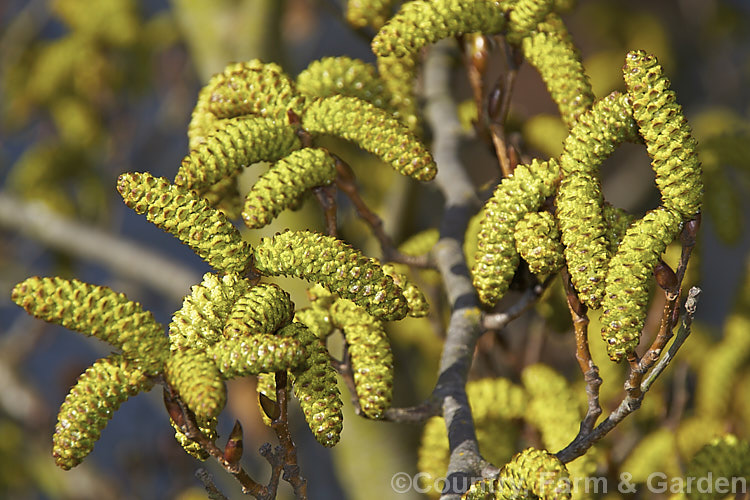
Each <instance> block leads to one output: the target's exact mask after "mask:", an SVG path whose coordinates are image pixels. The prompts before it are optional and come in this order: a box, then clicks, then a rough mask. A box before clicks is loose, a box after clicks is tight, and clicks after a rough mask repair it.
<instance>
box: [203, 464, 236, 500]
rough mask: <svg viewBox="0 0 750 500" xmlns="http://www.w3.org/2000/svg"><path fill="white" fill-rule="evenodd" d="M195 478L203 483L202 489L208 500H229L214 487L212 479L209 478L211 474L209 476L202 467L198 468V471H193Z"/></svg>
mask: <svg viewBox="0 0 750 500" xmlns="http://www.w3.org/2000/svg"><path fill="white" fill-rule="evenodd" d="M195 477H197V478H198V479H199V480H200V482H201V483H203V487H204V488H205V489H206V493H208V498H209V500H229V499H228V498H227V497H226V496H224V494H223V493H222V492H221V491H220V490H219V488H217V487H216V484H215V483H214V478H213V477H211V474H209V473H208V471H207V470H206V469H204V468H203V467H200V468H198V470H196V471H195Z"/></svg>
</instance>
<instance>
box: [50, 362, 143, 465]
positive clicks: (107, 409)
mask: <svg viewBox="0 0 750 500" xmlns="http://www.w3.org/2000/svg"><path fill="white" fill-rule="evenodd" d="M152 386H153V381H152V380H151V379H150V378H149V377H148V376H147V375H146V373H145V372H144V371H143V370H142V369H140V367H138V365H137V364H136V363H134V362H132V361H128V360H127V359H125V358H124V357H123V356H122V355H119V354H112V355H110V356H108V357H106V358H102V359H100V360H98V361H97V362H96V363H94V364H93V365H92V366H91V367H89V369H88V370H86V371H85V372H84V373H83V374H82V375H81V376H80V377H79V378H78V381H77V382H76V384H75V385H74V386H73V388H72V389H71V390H70V392H69V393H68V395H67V397H66V398H65V401H64V402H63V404H62V406H60V413H59V415H58V417H57V425H56V426H55V434H54V436H53V438H52V439H53V446H52V455H53V456H54V457H55V463H56V464H57V465H58V466H59V467H61V468H63V469H66V470H67V469H70V468H72V467H75V466H76V465H78V464H79V463H81V461H82V460H83V459H84V458H85V457H86V456H87V455H88V454H89V453H91V450H93V449H94V444H95V443H96V442H97V441H98V440H99V436H100V435H101V431H102V429H104V427H105V426H106V425H107V423H108V422H109V420H110V419H111V418H112V415H113V414H114V412H115V411H117V409H118V408H119V407H120V405H121V404H122V403H123V402H125V401H126V400H127V399H128V398H130V397H132V396H135V395H136V394H138V393H139V392H141V391H148V390H149V389H151V387H152Z"/></svg>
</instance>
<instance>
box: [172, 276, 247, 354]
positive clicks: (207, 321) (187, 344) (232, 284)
mask: <svg viewBox="0 0 750 500" xmlns="http://www.w3.org/2000/svg"><path fill="white" fill-rule="evenodd" d="M250 287H251V285H250V282H249V281H248V280H247V279H245V278H243V277H242V276H240V275H239V274H226V275H223V276H218V275H216V274H213V273H206V274H205V275H203V281H201V283H200V284H199V285H193V286H192V288H191V294H190V295H188V296H187V297H185V299H184V300H183V302H182V307H181V308H180V309H179V310H178V311H177V312H175V313H174V316H173V317H172V322H171V323H170V324H169V343H170V348H171V349H172V350H173V351H174V350H177V349H188V348H191V347H195V348H197V349H204V350H205V349H206V348H207V347H208V346H210V345H212V344H215V343H216V342H218V341H219V340H221V339H222V338H223V335H222V332H223V330H224V327H225V325H226V322H227V320H228V319H229V315H230V314H231V312H232V309H233V307H234V304H235V302H236V301H237V300H238V299H239V298H240V297H242V296H243V295H244V293H245V292H246V291H247V290H248V289H249V288H250Z"/></svg>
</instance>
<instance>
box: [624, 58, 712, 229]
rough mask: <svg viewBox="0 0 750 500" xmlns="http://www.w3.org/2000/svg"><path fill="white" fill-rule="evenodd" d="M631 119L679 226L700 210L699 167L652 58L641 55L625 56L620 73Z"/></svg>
mask: <svg viewBox="0 0 750 500" xmlns="http://www.w3.org/2000/svg"><path fill="white" fill-rule="evenodd" d="M623 76H624V78H625V84H626V86H627V88H628V94H629V96H630V98H631V100H632V103H633V117H634V118H635V120H636V122H638V129H639V132H640V134H641V136H642V137H643V140H644V142H645V143H646V150H647V151H648V155H649V156H650V157H651V165H652V167H653V170H654V173H655V174H656V185H657V187H658V188H659V192H660V193H661V197H662V200H661V202H662V205H663V206H665V207H667V208H668V209H670V210H672V211H674V212H676V213H678V214H679V215H680V217H681V218H682V220H683V221H686V220H689V219H692V218H693V217H694V216H695V214H696V213H697V212H698V210H700V206H701V199H702V196H703V184H702V179H701V176H702V174H701V167H700V163H699V161H698V155H697V153H696V142H695V139H693V136H692V134H691V131H690V126H689V125H688V123H687V120H686V119H685V116H684V115H683V114H682V107H681V106H680V105H679V104H677V102H676V94H675V93H674V91H672V90H670V88H669V87H670V83H669V80H668V79H667V78H666V77H665V76H663V75H662V68H661V66H660V65H659V62H658V61H657V60H656V57H654V56H652V55H648V54H646V53H645V52H644V51H633V52H629V53H628V55H627V58H626V60H625V66H624V67H623Z"/></svg>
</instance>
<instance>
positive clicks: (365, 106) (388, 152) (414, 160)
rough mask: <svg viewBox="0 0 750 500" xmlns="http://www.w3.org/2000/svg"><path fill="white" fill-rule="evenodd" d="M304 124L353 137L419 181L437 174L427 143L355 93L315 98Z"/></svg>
mask: <svg viewBox="0 0 750 500" xmlns="http://www.w3.org/2000/svg"><path fill="white" fill-rule="evenodd" d="M302 127H303V128H304V129H305V130H307V131H308V132H311V133H313V134H331V135H335V136H338V137H341V138H343V139H346V140H348V141H353V142H354V143H356V144H357V145H358V146H359V147H361V148H362V149H364V150H365V151H367V152H369V153H372V154H374V155H375V156H377V157H378V158H380V159H381V160H382V161H383V162H385V163H388V164H389V165H391V166H392V167H393V168H394V169H395V170H396V171H397V172H399V173H400V174H402V175H407V176H409V177H412V178H414V179H416V180H419V181H429V180H432V179H433V178H434V177H435V174H437V166H436V165H435V160H433V159H432V155H431V154H430V152H429V150H428V149H427V147H426V146H425V145H424V144H422V142H421V141H420V140H419V139H418V138H417V137H416V136H415V135H414V134H413V133H412V132H410V131H409V130H408V129H407V128H406V126H405V125H404V124H402V123H401V122H400V121H399V120H397V119H395V118H393V116H392V115H391V114H390V113H388V112H387V111H384V110H382V109H380V108H378V107H376V106H374V105H372V104H370V103H369V102H366V101H363V100H362V99H357V98H356V97H347V96H332V97H324V98H321V99H316V100H314V101H312V102H311V103H310V105H309V106H308V107H307V109H306V111H305V114H304V115H303V116H302Z"/></svg>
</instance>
